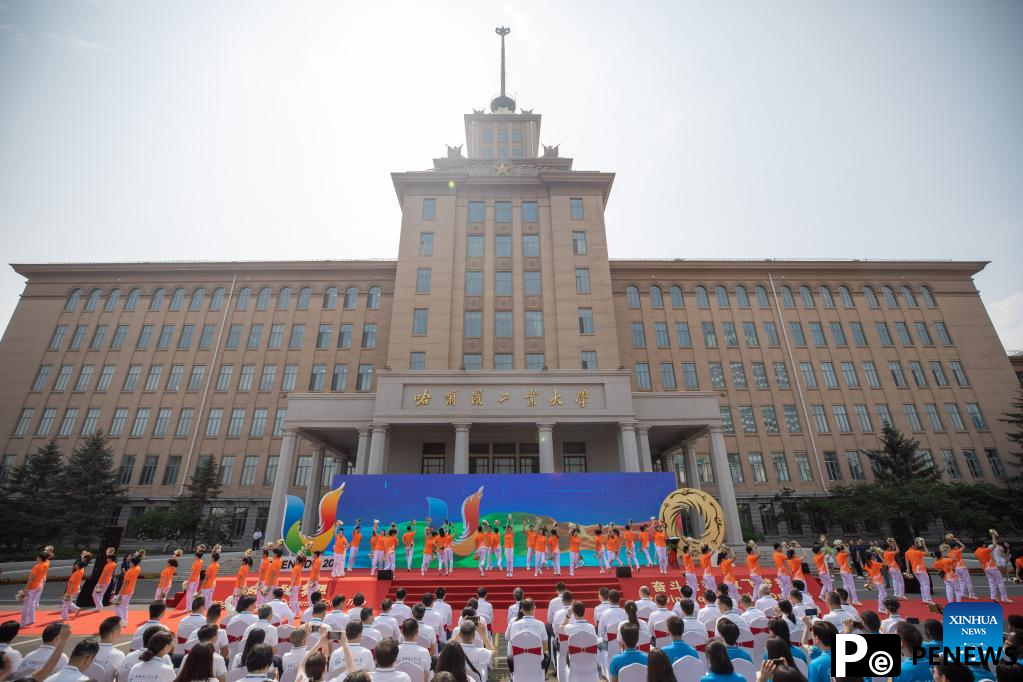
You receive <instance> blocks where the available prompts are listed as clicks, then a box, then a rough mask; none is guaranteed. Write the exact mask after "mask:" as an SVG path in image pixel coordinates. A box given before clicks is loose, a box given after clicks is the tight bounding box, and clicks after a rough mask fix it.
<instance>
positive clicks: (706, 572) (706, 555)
mask: <svg viewBox="0 0 1023 682" xmlns="http://www.w3.org/2000/svg"><path fill="white" fill-rule="evenodd" d="M713 560H714V555H713V554H711V551H710V546H709V545H703V546H702V547H700V570H701V571H703V589H705V590H710V591H712V592H713V591H715V590H717V588H718V581H717V578H716V577H715V576H714V566H713V564H712V562H713Z"/></svg>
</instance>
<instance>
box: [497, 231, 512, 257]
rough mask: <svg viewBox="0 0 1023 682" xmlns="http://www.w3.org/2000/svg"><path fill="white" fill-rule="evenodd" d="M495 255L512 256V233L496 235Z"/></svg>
mask: <svg viewBox="0 0 1023 682" xmlns="http://www.w3.org/2000/svg"><path fill="white" fill-rule="evenodd" d="M494 256H495V257H496V258H511V256H512V237H511V235H510V234H495V235H494Z"/></svg>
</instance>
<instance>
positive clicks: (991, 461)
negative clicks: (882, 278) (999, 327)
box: [924, 287, 1005, 478]
mask: <svg viewBox="0 0 1023 682" xmlns="http://www.w3.org/2000/svg"><path fill="white" fill-rule="evenodd" d="M924 288H925V289H926V287H924ZM928 305H930V304H928ZM984 454H986V455H987V463H988V466H990V467H991V473H992V474H994V476H995V478H1005V467H1004V466H1003V465H1002V458H1001V457H999V456H998V450H994V449H992V448H986V449H985V450H984Z"/></svg>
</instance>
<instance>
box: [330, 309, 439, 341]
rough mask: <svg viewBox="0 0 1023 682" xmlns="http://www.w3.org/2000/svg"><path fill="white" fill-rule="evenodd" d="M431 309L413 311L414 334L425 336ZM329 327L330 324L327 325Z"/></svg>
mask: <svg viewBox="0 0 1023 682" xmlns="http://www.w3.org/2000/svg"><path fill="white" fill-rule="evenodd" d="M429 315H430V311H429V310H427V309H426V308H416V309H415V310H413V311H412V335H413V336H425V335H426V328H427V324H428V322H429ZM327 327H328V328H329V327H330V325H327Z"/></svg>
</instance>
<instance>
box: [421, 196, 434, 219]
mask: <svg viewBox="0 0 1023 682" xmlns="http://www.w3.org/2000/svg"><path fill="white" fill-rule="evenodd" d="M436 217H437V200H436V199H433V198H428V199H423V212H422V219H423V220H433V219H434V218H436Z"/></svg>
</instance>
